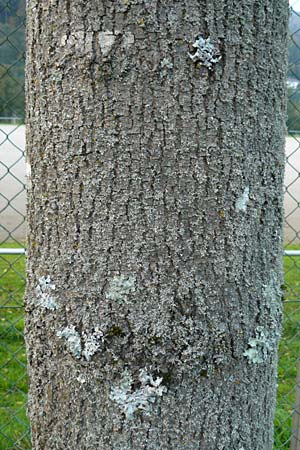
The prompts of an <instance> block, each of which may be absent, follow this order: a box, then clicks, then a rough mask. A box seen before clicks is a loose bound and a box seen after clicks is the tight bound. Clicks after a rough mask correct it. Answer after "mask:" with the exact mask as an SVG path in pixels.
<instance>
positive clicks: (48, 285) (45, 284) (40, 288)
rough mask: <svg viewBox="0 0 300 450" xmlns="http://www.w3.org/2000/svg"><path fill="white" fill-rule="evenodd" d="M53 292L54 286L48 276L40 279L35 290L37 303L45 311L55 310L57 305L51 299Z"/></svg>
mask: <svg viewBox="0 0 300 450" xmlns="http://www.w3.org/2000/svg"><path fill="white" fill-rule="evenodd" d="M54 290H55V285H54V284H52V282H51V279H50V276H49V275H48V276H46V277H44V276H43V277H40V278H39V284H38V285H37V286H36V288H35V292H36V296H37V301H38V303H39V304H40V306H42V307H43V308H45V309H50V310H52V311H53V310H55V309H57V308H58V305H57V303H56V301H55V298H54V297H53V295H52V294H53V291H54Z"/></svg>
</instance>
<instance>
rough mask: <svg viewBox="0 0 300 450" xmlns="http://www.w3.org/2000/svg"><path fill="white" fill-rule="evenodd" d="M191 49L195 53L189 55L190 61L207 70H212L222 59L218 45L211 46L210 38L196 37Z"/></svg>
mask: <svg viewBox="0 0 300 450" xmlns="http://www.w3.org/2000/svg"><path fill="white" fill-rule="evenodd" d="M193 48H194V49H195V52H194V53H189V57H190V58H191V60H192V61H193V62H195V63H199V64H200V65H201V66H204V67H207V69H209V70H212V69H213V67H214V65H215V64H216V63H217V62H219V61H220V59H221V58H222V55H221V54H220V49H219V46H218V44H213V43H212V42H211V39H210V37H208V38H207V39H205V38H204V37H202V36H201V35H200V36H198V37H197V39H196V41H195V42H194V44H193Z"/></svg>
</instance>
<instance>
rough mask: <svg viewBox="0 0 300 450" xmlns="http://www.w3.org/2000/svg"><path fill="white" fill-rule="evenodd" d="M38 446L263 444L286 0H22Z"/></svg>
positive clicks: (277, 308)
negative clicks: (25, 21) (24, 7)
mask: <svg viewBox="0 0 300 450" xmlns="http://www.w3.org/2000/svg"><path fill="white" fill-rule="evenodd" d="M27 17H28V39H27V50H28V53H27V157H28V165H29V167H31V178H30V182H29V202H28V222H29V236H28V284H27V293H26V341H27V350H28V364H29V375H30V398H29V416H30V420H31V429H32V443H33V449H34V450H42V449H44V450H49V449H51V450H66V449H67V450H75V449H85V450H96V449H101V450H112V449H113V450H142V449H144V450H157V449H161V450H167V449H169V450H175V449H176V450H195V449H201V450H229V449H230V450H254V449H255V450H271V449H272V448H273V426H272V422H273V414H274V405H275V391H276V388H275V386H276V381H275V380H276V365H277V344H278V340H279V336H280V321H281V299H280V284H281V254H282V233H281V228H282V182H283V168H284V131H285V124H284V123H285V64H286V35H287V20H288V5H287V2H285V1H282V0H274V1H267V0H265V1H263V0H239V1H236V0H224V1H221V2H220V1H219V0H210V1H208V2H207V1H204V0H201V1H196V0H185V1H180V2H173V1H158V0H116V1H113V2H112V1H107V0H102V1H101V0H93V1H92V0H90V1H83V0H66V1H62V0H51V1H48V2H40V1H37V0H29V1H28V5H27Z"/></svg>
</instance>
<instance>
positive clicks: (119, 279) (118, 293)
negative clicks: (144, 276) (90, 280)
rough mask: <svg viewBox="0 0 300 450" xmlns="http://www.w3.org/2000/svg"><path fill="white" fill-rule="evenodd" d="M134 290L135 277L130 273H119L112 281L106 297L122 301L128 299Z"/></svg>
mask: <svg viewBox="0 0 300 450" xmlns="http://www.w3.org/2000/svg"><path fill="white" fill-rule="evenodd" d="M134 291H135V278H134V277H132V276H130V275H128V276H126V275H118V276H115V277H114V278H113V279H112V280H111V281H110V283H109V289H108V292H107V294H106V298H107V299H109V300H115V301H117V302H121V303H122V302H123V301H124V300H126V299H127V296H128V294H130V293H131V292H134Z"/></svg>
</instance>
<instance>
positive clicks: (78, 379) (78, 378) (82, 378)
mask: <svg viewBox="0 0 300 450" xmlns="http://www.w3.org/2000/svg"><path fill="white" fill-rule="evenodd" d="M76 380H77V381H78V383H81V384H84V383H86V379H85V378H84V377H83V376H82V375H79V376H78V377H77V378H76Z"/></svg>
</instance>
